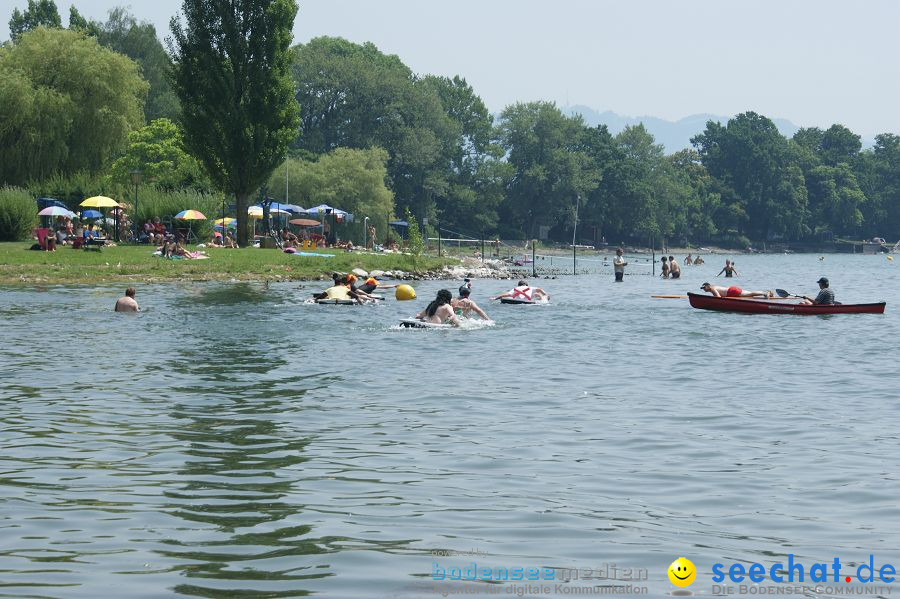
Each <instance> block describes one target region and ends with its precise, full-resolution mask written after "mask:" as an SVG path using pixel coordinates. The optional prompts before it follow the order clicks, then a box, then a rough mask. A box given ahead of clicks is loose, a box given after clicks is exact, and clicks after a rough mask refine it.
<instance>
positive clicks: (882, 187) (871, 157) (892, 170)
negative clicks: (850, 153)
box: [857, 133, 900, 239]
mask: <svg viewBox="0 0 900 599" xmlns="http://www.w3.org/2000/svg"><path fill="white" fill-rule="evenodd" d="M857 172H858V179H859V184H860V188H861V190H862V191H863V193H864V194H865V196H866V199H867V202H866V204H865V205H864V206H862V208H861V210H862V212H863V218H864V223H863V226H864V230H865V232H866V233H867V235H870V236H876V235H877V236H879V237H885V238H890V239H898V238H900V136H898V135H895V134H893V133H883V134H880V135H877V136H876V137H875V146H874V147H873V148H872V149H871V150H866V151H865V152H862V153H861V154H860V160H859V162H858V165H857Z"/></svg>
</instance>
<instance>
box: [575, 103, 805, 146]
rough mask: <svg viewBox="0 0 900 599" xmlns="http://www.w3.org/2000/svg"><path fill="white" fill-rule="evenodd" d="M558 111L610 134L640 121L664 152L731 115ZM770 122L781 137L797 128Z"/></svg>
mask: <svg viewBox="0 0 900 599" xmlns="http://www.w3.org/2000/svg"><path fill="white" fill-rule="evenodd" d="M562 111H563V112H564V113H566V114H569V115H572V114H580V115H581V116H582V117H583V118H584V121H585V123H587V124H588V125H590V126H592V127H595V126H597V125H606V126H607V128H609V132H610V133H612V134H613V135H616V134H618V133H620V132H621V131H622V130H623V129H624V128H625V127H627V126H629V125H637V124H640V123H644V127H645V128H646V129H647V131H649V132H650V134H651V135H653V138H654V139H655V140H656V143H659V144H662V145H663V147H665V149H666V153H667V154H672V153H674V152H677V151H679V150H683V149H685V148H690V147H691V138H692V137H694V136H695V135H697V134H698V133H703V130H704V129H706V123H707V122H708V121H717V122H720V123H722V124H723V125H724V124H726V123H727V122H728V119H730V118H731V117H728V116H720V115H715V114H692V115H691V116H686V117H684V118H683V119H680V120H678V121H675V122H672V121H667V120H664V119H660V118H657V117H655V116H639V117H631V116H622V115H620V114H616V113H615V112H612V111H610V110H607V111H606V112H597V111H596V110H594V109H593V108H590V107H588V106H581V105H575V106H567V107H564V108H562ZM772 122H773V123H775V126H776V127H778V130H779V131H780V132H781V134H782V135H784V136H785V137H793V135H794V133H796V132H797V131H799V130H800V127H798V126H797V125H795V124H794V123H792V122H790V121H788V120H785V119H772Z"/></svg>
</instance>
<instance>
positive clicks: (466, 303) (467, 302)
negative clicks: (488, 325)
mask: <svg viewBox="0 0 900 599" xmlns="http://www.w3.org/2000/svg"><path fill="white" fill-rule="evenodd" d="M471 293H472V289H471V288H469V287H467V286H466V285H465V284H464V285H462V286H461V287H460V288H459V297H458V298H455V299H453V300H451V301H450V305H451V306H453V310H454V311H455V312H456V315H457V316H465V317H467V318H468V316H469V314H470V313H472V312H474V313H475V314H477V315H478V316H480V317H481V318H482V319H484V320H490V319H491V318H490V316H488V315H487V314H485V312H484V310H482V309H481V308H479V307H478V304H476V303H475V302H474V301H473V300H471V299H469V295H471Z"/></svg>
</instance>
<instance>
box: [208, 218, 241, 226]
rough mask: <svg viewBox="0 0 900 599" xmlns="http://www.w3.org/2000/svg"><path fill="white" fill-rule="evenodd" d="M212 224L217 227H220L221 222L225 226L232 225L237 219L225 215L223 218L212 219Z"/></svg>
mask: <svg viewBox="0 0 900 599" xmlns="http://www.w3.org/2000/svg"><path fill="white" fill-rule="evenodd" d="M213 224H214V225H216V226H219V227H221V226H222V225H223V224H224V225H225V226H226V227H234V226H237V219H236V218H231V217H230V216H226V217H225V218H217V219H216V220H214V221H213Z"/></svg>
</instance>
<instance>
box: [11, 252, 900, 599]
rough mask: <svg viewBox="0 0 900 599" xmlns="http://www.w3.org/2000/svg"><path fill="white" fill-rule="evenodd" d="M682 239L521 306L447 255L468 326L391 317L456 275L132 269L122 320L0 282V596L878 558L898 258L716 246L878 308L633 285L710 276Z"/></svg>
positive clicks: (898, 449)
mask: <svg viewBox="0 0 900 599" xmlns="http://www.w3.org/2000/svg"><path fill="white" fill-rule="evenodd" d="M706 257H707V258H708V264H706V265H704V266H701V267H686V268H685V269H684V270H685V274H684V276H683V278H682V279H681V280H680V281H663V280H660V279H659V278H654V277H651V276H645V275H641V273H643V272H646V271H647V268H646V267H642V266H637V265H635V266H631V267H629V269H628V270H629V273H630V274H629V276H627V277H626V281H625V283H623V284H614V283H613V282H612V274H611V273H608V272H607V271H605V270H603V269H602V268H601V270H603V272H602V273H601V274H594V275H588V276H585V275H580V276H575V277H573V276H566V277H559V278H556V279H540V280H538V281H533V282H535V283H537V284H539V285H540V286H542V287H543V288H544V289H546V290H547V291H548V292H549V293H551V294H552V302H551V304H550V305H547V306H528V307H517V306H505V305H504V306H501V305H496V304H493V305H492V304H490V302H488V301H487V296H488V295H490V294H495V293H498V292H500V291H503V290H505V289H507V288H509V287H510V283H509V282H508V281H494V280H475V281H474V282H473V285H474V292H473V298H474V299H476V301H478V302H479V303H480V304H481V305H482V306H483V307H484V308H485V309H486V310H487V311H488V313H489V314H490V315H491V316H492V317H494V318H495V319H496V325H495V326H493V327H479V328H472V329H466V330H430V331H429V330H424V331H423V330H419V331H416V330H400V329H398V328H397V327H396V326H395V324H396V323H397V321H398V320H399V319H400V318H402V317H406V316H410V315H412V314H413V313H414V312H415V311H416V310H418V309H420V308H421V307H422V306H423V305H424V304H425V303H426V302H427V301H428V300H429V299H431V298H432V297H433V296H434V293H435V292H436V291H437V290H438V289H440V288H441V287H449V288H451V289H453V290H455V288H456V287H457V286H458V285H459V283H460V282H459V281H449V282H435V281H432V282H422V283H418V284H417V285H416V287H417V291H418V294H419V300H417V301H415V302H405V303H401V302H396V301H394V300H393V299H392V298H391V299H389V300H388V301H386V302H382V303H381V305H378V306H368V307H356V306H352V307H344V306H337V307H332V306H316V305H306V304H303V303H300V300H302V299H303V298H305V297H307V296H308V294H309V293H310V292H311V291H312V290H314V289H319V288H321V287H324V285H316V284H310V283H306V284H305V285H306V286H305V287H303V288H300V284H298V283H290V284H289V283H283V284H272V285H268V286H266V285H263V284H238V283H234V284H221V283H202V284H192V283H183V284H170V285H140V286H138V295H137V299H138V301H139V302H140V303H141V305H142V306H143V307H144V308H145V309H146V311H145V312H144V313H142V314H139V315H122V314H114V313H112V312H111V309H112V306H113V303H114V302H115V299H116V298H117V297H118V296H120V295H121V292H122V289H120V288H118V287H117V288H111V287H110V288H85V287H49V288H28V289H11V288H7V289H5V290H3V291H2V292H0V324H2V330H3V339H4V343H3V344H2V345H0V383H2V388H0V506H2V511H0V532H2V543H0V595H2V596H16V597H24V596H29V597H84V598H96V597H113V596H115V597H160V596H172V595H187V596H202V597H226V596H239V597H293V596H303V595H306V594H312V595H318V596H323V597H428V596H439V594H436V593H440V592H448V593H449V592H452V591H454V590H457V591H462V590H463V586H460V585H459V584H456V583H450V582H447V581H438V582H434V581H432V577H433V575H434V572H435V571H438V572H439V571H440V569H446V570H447V572H450V571H451V570H452V568H460V569H463V568H466V567H469V566H470V565H471V563H472V562H473V561H474V562H476V563H477V565H478V566H479V567H487V568H492V569H494V568H496V569H500V568H509V569H510V570H512V569H514V568H518V567H522V568H530V567H537V568H586V567H592V568H593V567H599V566H603V565H604V564H607V565H609V564H616V568H618V569H619V570H617V571H618V572H621V569H623V568H633V569H635V570H638V569H642V568H643V569H646V571H647V573H648V577H647V580H643V581H641V582H640V583H639V585H640V586H643V587H645V588H646V589H647V592H648V594H649V595H650V596H659V595H664V594H668V593H670V592H671V591H673V590H676V587H674V586H672V585H671V584H670V582H669V580H668V578H667V576H666V569H667V568H668V565H669V564H670V563H671V562H672V561H673V560H674V559H675V558H677V557H679V556H682V555H683V556H685V557H687V558H689V559H690V560H692V561H693V562H694V564H696V567H697V569H698V571H699V574H698V577H697V581H696V582H695V583H694V584H693V585H692V586H691V587H690V590H691V591H693V592H694V593H695V594H697V595H710V594H714V589H712V582H711V575H712V570H711V568H712V566H713V564H715V563H717V562H721V563H725V564H730V563H732V562H742V563H745V564H750V563H753V562H761V563H762V564H763V565H764V566H766V568H767V569H768V567H769V566H770V565H771V564H772V563H775V562H780V561H783V560H784V559H786V556H787V555H788V554H793V555H794V556H795V559H796V560H799V561H803V562H805V563H807V564H810V563H812V562H825V563H829V564H830V563H831V562H832V561H833V560H834V558H835V557H839V558H840V559H841V561H842V563H843V564H845V568H846V570H845V571H851V573H852V569H851V568H850V566H849V565H848V564H852V565H854V567H855V565H856V564H858V563H860V562H862V561H866V560H868V557H869V555H870V554H874V556H875V557H874V559H875V565H876V567H877V566H878V565H879V564H880V563H893V564H894V565H895V566H900V508H898V496H900V484H898V476H900V475H898V472H900V468H898V462H900V407H898V401H897V398H898V388H900V384H898V383H900V377H898V374H897V357H896V356H897V350H896V349H895V347H896V343H897V340H898V339H900V324H898V323H900V321H898V316H897V314H898V312H897V307H900V306H898V304H897V303H896V298H897V297H898V291H900V284H898V276H897V272H898V271H897V268H900V264H897V265H895V264H894V263H892V262H889V261H887V260H886V259H885V257H884V256H862V255H855V256H853V255H842V256H839V255H829V256H827V257H826V259H825V260H824V261H820V260H818V257H817V256H807V255H794V256H737V257H736V258H737V269H738V271H739V272H740V274H741V277H740V278H738V279H737V280H736V282H737V283H738V284H740V285H741V286H743V287H744V288H745V289H754V288H774V287H781V288H785V289H787V290H789V291H792V292H794V293H805V294H812V293H814V292H815V290H816V285H815V281H816V279H818V278H819V276H820V275H826V276H828V277H830V279H831V281H832V287H833V288H834V289H835V291H836V295H837V298H838V300H840V301H843V302H845V303H851V302H869V301H881V300H887V301H888V306H887V312H886V313H885V314H884V315H883V316H878V315H841V316H831V317H828V316H826V317H797V316H745V315H736V314H721V313H712V312H705V311H699V310H693V309H691V308H690V307H689V306H688V303H687V300H686V299H684V300H674V299H670V300H660V299H651V298H650V295H651V294H682V293H684V292H685V291H688V290H695V289H697V288H698V287H699V285H700V284H701V283H702V282H703V281H704V280H712V279H714V277H715V273H716V272H718V270H719V269H720V268H721V266H722V265H721V260H720V258H719V257H714V256H706ZM682 258H683V256H682ZM554 266H555V265H554ZM719 281H721V282H725V279H724V278H720V279H719ZM473 550H474V551H475V552H476V555H475V556H465V555H461V556H446V555H443V553H450V552H454V551H457V552H469V551H473ZM898 569H900V568H898ZM618 577H619V579H620V580H621V579H622V577H621V575H619V576H618ZM575 584H576V583H575V582H574V581H573V582H572V583H570V586H569V587H567V588H572V587H571V585H575ZM577 584H582V583H580V582H579V583H577ZM595 584H596V583H595ZM600 584H605V585H608V584H611V583H610V581H602V582H601V583H600ZM619 584H624V583H622V582H620V583H619ZM636 584H638V583H636ZM500 588H502V587H497V586H490V585H487V584H484V583H482V584H481V586H480V587H479V589H480V590H482V591H483V592H485V593H486V592H487V591H488V590H498V589H500ZM894 589H895V590H896V589H897V586H896V583H895V586H894ZM523 594H524V596H534V597H538V596H553V595H552V594H551V595H546V594H541V593H539V592H525V593H523ZM827 594H828V593H826V592H824V591H822V592H818V593H817V592H810V593H809V594H808V596H825V595H827ZM559 596H563V595H559ZM615 596H620V595H615Z"/></svg>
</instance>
